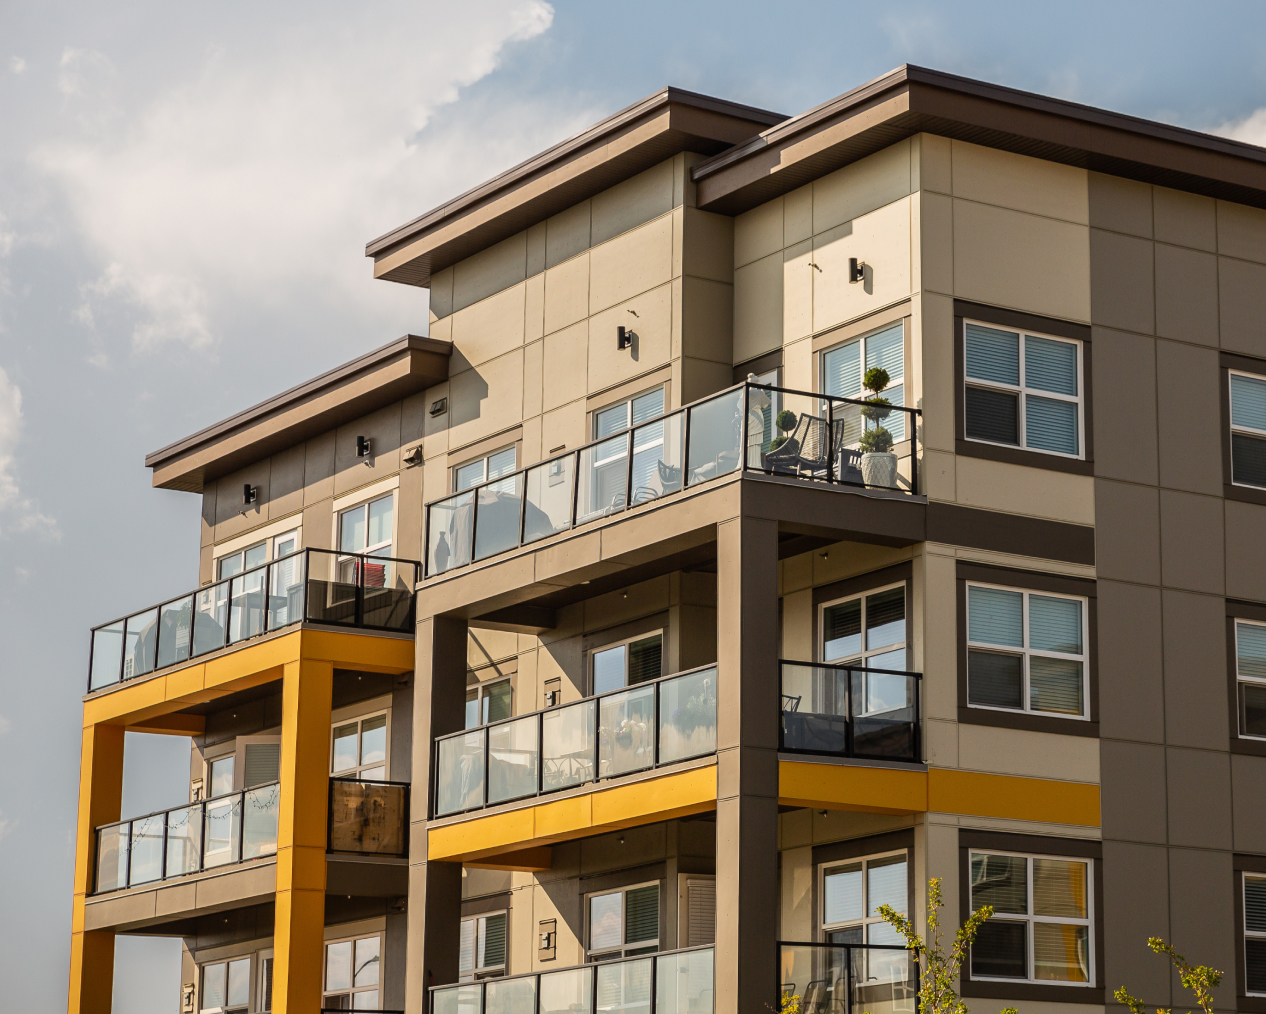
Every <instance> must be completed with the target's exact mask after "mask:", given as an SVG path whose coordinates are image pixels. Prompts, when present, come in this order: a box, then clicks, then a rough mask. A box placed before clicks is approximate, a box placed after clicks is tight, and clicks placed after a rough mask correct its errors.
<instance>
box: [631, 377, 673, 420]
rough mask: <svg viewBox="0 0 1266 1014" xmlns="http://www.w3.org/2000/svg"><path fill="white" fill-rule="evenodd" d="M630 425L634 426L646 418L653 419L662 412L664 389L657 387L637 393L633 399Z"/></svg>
mask: <svg viewBox="0 0 1266 1014" xmlns="http://www.w3.org/2000/svg"><path fill="white" fill-rule="evenodd" d="M632 409H633V411H632V413H631V416H632V417H631V419H630V420H629V422H630V425H632V426H636V425H637V424H638V423H644V422H646V420H647V419H654V418H655V417H656V416H661V415H663V414H664V389H663V388H662V387H657V388H655V390H653V391H648V392H647V393H646V394H639V395H638V396H637V397H636V398H634V399H633V404H632Z"/></svg>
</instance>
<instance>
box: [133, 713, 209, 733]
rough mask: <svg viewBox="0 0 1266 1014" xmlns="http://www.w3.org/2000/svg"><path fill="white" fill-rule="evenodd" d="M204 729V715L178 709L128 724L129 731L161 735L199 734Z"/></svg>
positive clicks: (205, 724) (205, 722) (205, 727)
mask: <svg viewBox="0 0 1266 1014" xmlns="http://www.w3.org/2000/svg"><path fill="white" fill-rule="evenodd" d="M206 729H207V719H206V716H205V715H186V714H184V713H183V712H180V711H174V712H172V713H171V714H170V715H159V716H158V717H157V718H147V719H146V720H145V721H144V722H137V723H136V724H135V725H131V726H128V731H129V732H149V733H157V734H158V735H161V736H201V735H202V734H203V733H204V732H206Z"/></svg>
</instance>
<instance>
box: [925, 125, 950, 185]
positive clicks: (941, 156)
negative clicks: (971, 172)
mask: <svg viewBox="0 0 1266 1014" xmlns="http://www.w3.org/2000/svg"><path fill="white" fill-rule="evenodd" d="M917 140H918V142H919V147H918V155H919V167H918V174H919V181H918V182H919V186H920V187H921V188H922V189H923V190H935V191H936V192H938V193H941V194H952V193H953V192H954V174H953V150H952V149H953V144H954V142H953V141H951V140H950V139H949V138H948V137H939V136H937V135H936V134H919V135H918V138H917Z"/></svg>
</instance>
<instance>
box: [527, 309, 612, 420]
mask: <svg viewBox="0 0 1266 1014" xmlns="http://www.w3.org/2000/svg"><path fill="white" fill-rule="evenodd" d="M613 344H614V343H613ZM542 345H543V350H544V351H543V354H542V374H543V375H542V384H541V390H542V399H541V406H542V408H543V409H544V411H546V412H548V411H550V410H551V409H555V408H558V407H559V406H560V405H565V404H566V403H567V402H569V401H572V400H574V399H576V398H582V397H584V395H585V393H586V391H587V380H586V378H587V376H588V372H587V362H588V348H589V322H588V321H581V322H580V323H579V324H575V325H573V326H572V327H569V328H565V329H563V330H562V331H555V332H554V333H553V334H549V335H546V336H545V340H544V342H543V343H542Z"/></svg>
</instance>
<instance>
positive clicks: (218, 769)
mask: <svg viewBox="0 0 1266 1014" xmlns="http://www.w3.org/2000/svg"><path fill="white" fill-rule="evenodd" d="M235 763H236V758H235V757H234V756H233V755H232V754H229V756H227V757H220V758H217V759H216V760H213V761H212V762H211V763H210V764H209V765H208V767H209V768H210V776H209V777H208V778H207V782H208V785H207V798H208V799H212V798H214V797H215V796H227V795H228V794H229V793H230V792H232V791H233V766H234V764H235Z"/></svg>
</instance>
